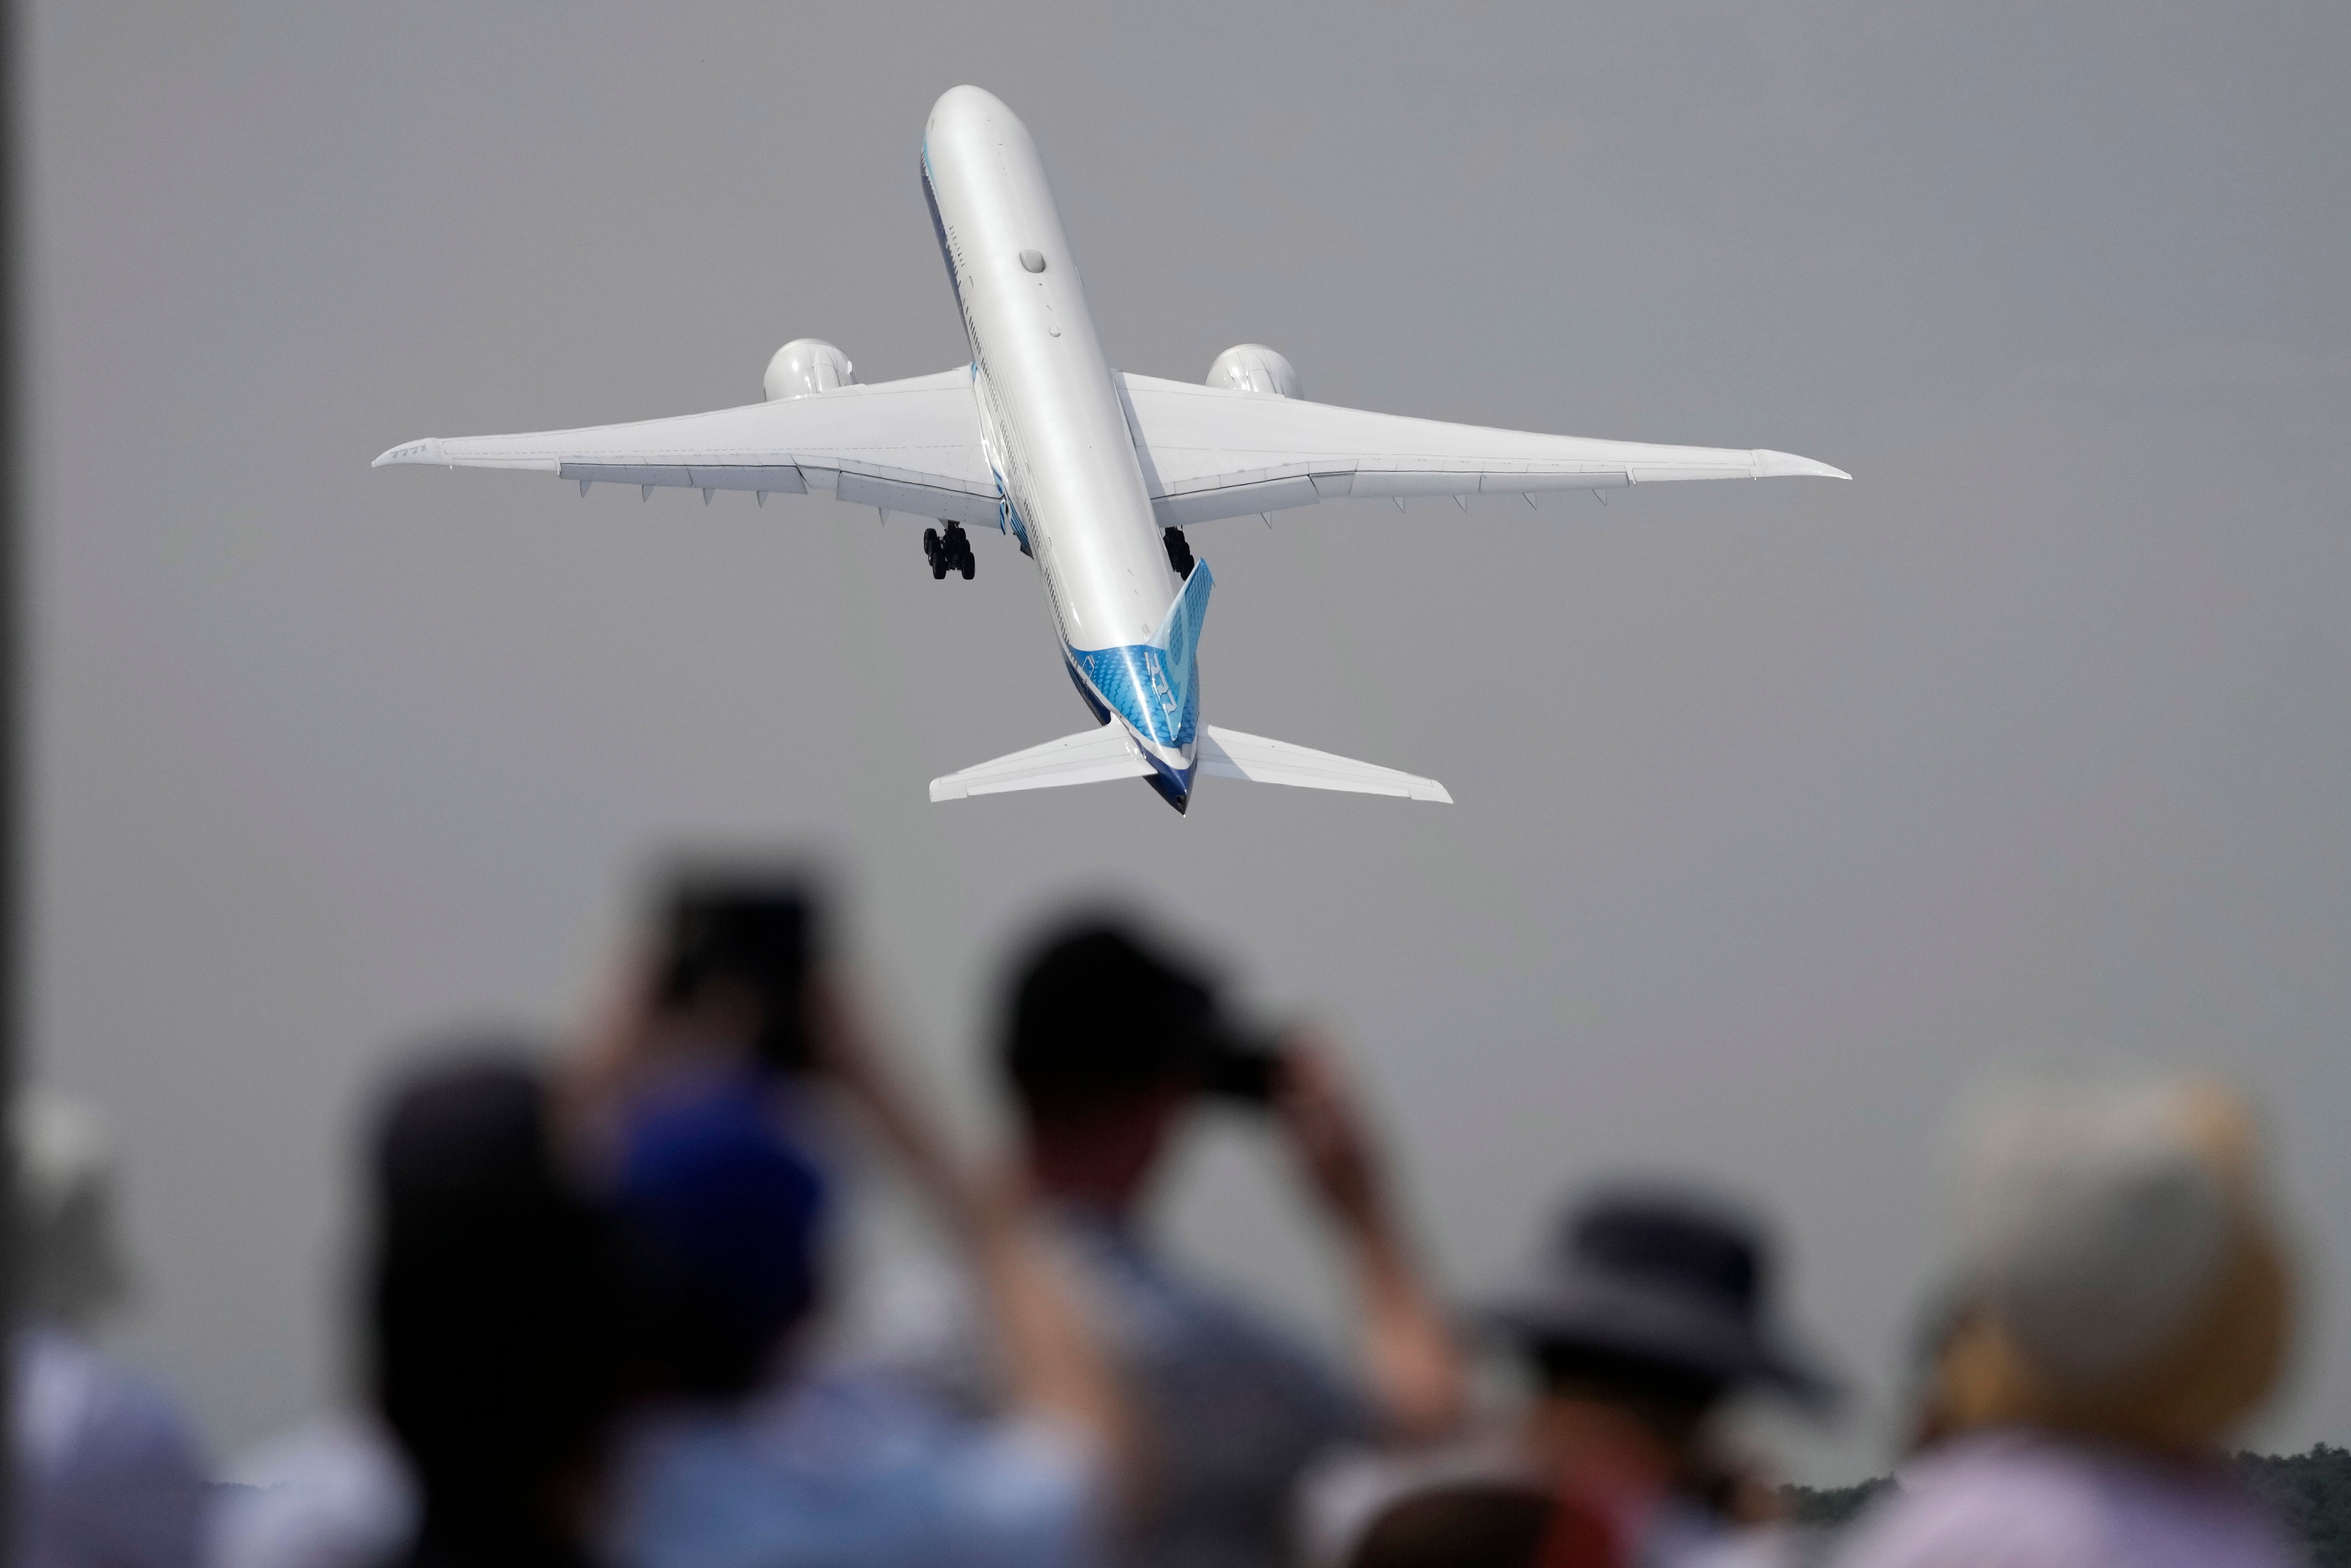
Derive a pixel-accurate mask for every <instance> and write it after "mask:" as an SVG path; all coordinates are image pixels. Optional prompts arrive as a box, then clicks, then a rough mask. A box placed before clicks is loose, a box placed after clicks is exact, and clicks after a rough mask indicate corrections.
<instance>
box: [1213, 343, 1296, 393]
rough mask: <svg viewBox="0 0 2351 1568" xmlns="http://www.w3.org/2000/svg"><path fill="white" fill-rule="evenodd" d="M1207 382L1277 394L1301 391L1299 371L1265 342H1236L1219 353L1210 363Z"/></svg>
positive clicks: (1214, 384) (1241, 390)
mask: <svg viewBox="0 0 2351 1568" xmlns="http://www.w3.org/2000/svg"><path fill="white" fill-rule="evenodd" d="M1208 384H1209V385H1210V386H1212V387H1231V388H1233V389H1235V390H1237V391H1239V392H1270V393H1271V394H1272V395H1273V396H1275V397H1296V396H1298V395H1299V392H1298V372H1297V371H1296V370H1294V369H1292V368H1291V366H1290V361H1288V360H1285V359H1283V358H1282V357H1281V356H1280V354H1277V353H1275V352H1274V351H1273V350H1271V349H1269V348H1267V347H1266V346H1265V345H1264V344H1263V343H1236V344H1234V345H1233V346H1232V347H1231V348H1229V349H1227V350H1225V351H1224V352H1223V353H1221V354H1218V355H1217V362H1216V363H1215V364H1213V365H1210V366H1209V367H1208Z"/></svg>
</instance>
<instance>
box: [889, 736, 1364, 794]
mask: <svg viewBox="0 0 2351 1568" xmlns="http://www.w3.org/2000/svg"><path fill="white" fill-rule="evenodd" d="M1308 755H1309V756H1313V755H1316V754H1315V753H1311V752H1310V753H1308ZM1332 760H1334V761H1335V760H1337V758H1332ZM1350 766H1353V767H1358V768H1360V767H1362V766H1363V765H1362V764H1361V763H1354V764H1351V765H1350ZM1150 771H1151V764H1149V763H1148V762H1145V761H1144V760H1143V757H1142V755H1141V753H1139V752H1137V751H1136V750H1135V749H1134V742H1132V741H1130V740H1128V739H1127V737H1126V731H1125V729H1124V728H1123V727H1121V726H1120V724H1119V723H1118V721H1117V720H1115V719H1113V720H1112V721H1111V722H1110V723H1108V724H1106V725H1104V726H1102V727H1101V728H1100V729H1090V730H1087V731H1086V732H1085V733H1084V734H1083V735H1065V736H1063V737H1061V739H1059V740H1049V741H1047V742H1046V743H1045V744H1044V745H1042V746H1032V747H1029V749H1028V750H1026V751H1016V752H1014V753H1013V754H1012V755H1011V756H1009V757H999V758H997V759H996V760H995V761H993V762H983V763H980V764H979V765H978V766H977V767H976V768H965V769H964V770H963V771H962V772H960V773H950V774H948V775H947V776H946V778H944V779H932V780H931V799H932V800H961V799H963V798H964V797H965V796H967V795H1001V794H1005V793H1007V792H1008V791H1010V790H1014V789H1058V788H1060V787H1061V785H1064V784H1099V783H1102V781H1103V780H1104V779H1141V778H1144V776H1146V775H1148V774H1149V773H1150ZM1397 777H1399V778H1401V777H1403V776H1402V775H1401V774H1399V775H1397Z"/></svg>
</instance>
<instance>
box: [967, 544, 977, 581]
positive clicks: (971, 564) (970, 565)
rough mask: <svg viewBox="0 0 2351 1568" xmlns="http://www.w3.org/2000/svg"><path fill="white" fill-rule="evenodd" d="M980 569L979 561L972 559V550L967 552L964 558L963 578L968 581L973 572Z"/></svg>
mask: <svg viewBox="0 0 2351 1568" xmlns="http://www.w3.org/2000/svg"><path fill="white" fill-rule="evenodd" d="M977 570H979V563H978V562H977V561H976V560H974V559H971V555H970V552H968V551H967V552H965V555H964V558H963V580H965V581H966V582H969V581H970V580H971V574H972V573H973V572H975V571H977Z"/></svg>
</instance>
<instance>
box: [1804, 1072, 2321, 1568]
mask: <svg viewBox="0 0 2351 1568" xmlns="http://www.w3.org/2000/svg"><path fill="white" fill-rule="evenodd" d="M1973 1132H1974V1135H1973V1137H1972V1139H1971V1140H1970V1144H1971V1146H1970V1154H1969V1164H1968V1168H1967V1171H1966V1174H1965V1177H1964V1184H1963V1186H1964V1194H1965V1198H1966V1210H1967V1217H1968V1227H1967V1240H1966V1245H1965V1248H1964V1249H1963V1252H1962V1255H1961V1258H1960V1260H1959V1267H1958V1269H1957V1270H1956V1273H1957V1276H1958V1279H1959V1290H1958V1293H1957V1300H1958V1301H1959V1303H1960V1304H1959V1310H1958V1311H1956V1312H1949V1313H1948V1314H1945V1315H1944V1317H1943V1332H1942V1333H1940V1334H1939V1336H1938V1345H1937V1349H1936V1353H1935V1354H1934V1357H1933V1368H1932V1372H1931V1374H1930V1375H1929V1378H1928V1386H1927V1388H1926V1390H1925V1391H1924V1393H1923V1396H1922V1397H1921V1400H1920V1411H1919V1416H1918V1419H1917V1435H1918V1437H1919V1440H1920V1441H1921V1443H1922V1444H1924V1445H1925V1448H1924V1451H1923V1452H1922V1453H1921V1454H1920V1455H1919V1456H1918V1457H1917V1458H1915V1459H1914V1460H1913V1461H1912V1462H1911V1463H1910V1464H1908V1465H1907V1466H1906V1467H1905V1469H1904V1470H1903V1473H1902V1476H1901V1480H1902V1486H1901V1488H1900V1490H1899V1491H1898V1493H1897V1494H1896V1496H1895V1498H1894V1499H1893V1500H1891V1501H1889V1502H1886V1503H1883V1504H1881V1505H1880V1506H1879V1507H1878V1508H1877V1509H1876V1511H1874V1513H1873V1514H1872V1515H1871V1516H1869V1517H1867V1518H1865V1520H1864V1521H1862V1522H1861V1524H1860V1525H1858V1526H1857V1527H1856V1534H1855V1539H1854V1541H1853V1542H1852V1543H1851V1545H1850V1547H1849V1549H1848V1550H1847V1552H1845V1553H1844V1555H1843V1556H1842V1557H1840V1559H1839V1563H1841V1564H1843V1565H1844V1568H1946V1565H1949V1568H1960V1565H1962V1564H1974V1563H2001V1564H2003V1565H2004V1568H2189V1565H2190V1564H2193V1565H2196V1568H2285V1565H2286V1564H2288V1563H2292V1562H2294V1553H2293V1552H2291V1551H2290V1550H2289V1549H2288V1548H2287V1547H2286V1546H2285V1545H2284V1544H2283V1541H2282V1540H2281V1538H2280V1536H2279V1533H2278V1531H2277V1530H2276V1528H2275V1526H2274V1524H2273V1521H2271V1520H2270V1519H2269V1518H2268V1517H2267V1516H2266V1515H2265V1513H2264V1512H2263V1511H2262V1509H2261V1508H2260V1507H2258V1506H2257V1505H2256V1504H2255V1502H2254V1501H2253V1500H2252V1498H2251V1497H2250V1496H2249V1495H2247V1494H2246V1493H2245V1492H2243V1491H2242V1490H2241V1489H2240V1488H2239V1486H2238V1485H2237V1483H2236V1482H2235V1480H2234V1479H2232V1478H2231V1476H2230V1475H2229V1474H2228V1472H2227V1470H2226V1469H2225V1467H2224V1466H2223V1465H2222V1463H2221V1448H2222V1444H2223V1442H2224V1440H2225V1439H2226V1438H2227V1437H2229V1436H2230V1435H2231V1433H2232V1432H2233V1431H2234V1430H2235V1429H2236V1427H2238V1425H2239V1424H2240V1423H2241V1421H2242V1420H2243V1419H2244V1418H2245V1417H2246V1416H2247V1415H2248V1414H2250V1413H2251V1412H2252V1410H2253V1409H2254V1408H2256V1407H2257V1406H2259V1405H2260V1404H2261V1402H2262V1399H2263V1398H2264V1397H2266V1396H2267V1395H2268V1393H2269V1392H2270V1390H2271V1388H2272V1387H2273V1385H2274V1384H2275V1382H2276V1380H2277V1376H2278V1374H2279V1372H2280V1370H2281V1368H2282V1366H2283V1362H2284V1357H2285V1353H2286V1348H2287V1345H2288V1343H2289V1341H2290V1339H2291V1332H2292V1325H2293V1293H2292V1281H2291V1270H2290V1267H2289V1261H2288V1258H2287V1254H2286V1249H2285V1246H2284V1243H2283V1240H2282V1239H2281V1237H2280V1233H2279V1228H2278V1226H2277V1223H2276V1221H2275V1219H2274V1218H2273V1216H2272V1213H2271V1203H2270V1199H2269V1197H2268V1195H2267V1191H2266V1183H2265V1179H2264V1176H2263V1171H2262V1151H2261V1145H2260V1139H2259V1136H2258V1132H2257V1128H2256V1124H2255V1122H2254V1120H2253V1117H2252V1113H2251V1112H2250V1110H2249V1109H2248V1107H2247V1105H2246V1104H2245V1103H2244V1102H2243V1101H2242V1100H2241V1098H2240V1097H2238V1096H2237V1095H2236V1094H2234V1093H2233V1092H2231V1091H2229V1090H2227V1089H2225V1088H2222V1087H2220V1086H2219V1085H2217V1084H2213V1083H2210V1082H2197V1081H2192V1080H2182V1081H2176V1082H2165V1083H2153V1084H2145V1085H2138V1086H2127V1085H2122V1086H2105V1087H2075V1088H2072V1089H2058V1088H2048V1089H2043V1090H2040V1091H2036V1092H2029V1093H2025V1094H2021V1095H2018V1096H2016V1097H2014V1098H2012V1099H2011V1100H2010V1101H2009V1102H2008V1103H2005V1104H2003V1105H2001V1106H2000V1107H1998V1108H1997V1109H1995V1110H1994V1111H1992V1112H1991V1113H1990V1114H1988V1115H1986V1116H1984V1117H1983V1118H1981V1119H1980V1121H1979V1123H1978V1124H1977V1125H1976V1126H1975V1128H1974V1129H1973Z"/></svg>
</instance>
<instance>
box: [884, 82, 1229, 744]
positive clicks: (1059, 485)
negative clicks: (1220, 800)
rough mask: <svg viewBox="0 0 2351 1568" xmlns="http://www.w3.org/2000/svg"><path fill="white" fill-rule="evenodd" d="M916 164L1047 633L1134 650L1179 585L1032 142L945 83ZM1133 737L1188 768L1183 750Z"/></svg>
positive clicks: (985, 96)
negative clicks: (1040, 263)
mask: <svg viewBox="0 0 2351 1568" xmlns="http://www.w3.org/2000/svg"><path fill="white" fill-rule="evenodd" d="M923 158H924V164H925V170H926V171H927V173H928V176H929V180H930V184H931V196H932V200H933V201H935V203H936V204H937V206H938V217H939V223H940V225H941V227H942V228H943V229H944V230H945V231H946V248H947V266H948V267H949V268H950V269H951V270H952V271H953V273H954V281H955V287H956V297H957V298H958V299H959V300H960V302H961V304H962V307H963V316H964V326H965V329H966V330H967V332H968V333H969V335H970V338H971V352H972V361H973V363H974V365H975V367H976V369H977V374H976V375H975V376H974V379H973V391H974V393H975V395H977V397H978V399H979V403H980V425H981V430H982V433H983V437H984V439H985V441H986V443H987V446H988V449H989V450H988V457H989V459H990V461H991V462H993V463H994V464H995V465H996V468H997V472H998V474H999V475H1000V476H1002V478H1003V481H1004V486H1005V494H1006V497H1008V499H1009V500H1010V502H1011V503H1012V507H1013V509H1014V512H1015V513H1016V515H1017V516H1018V517H1019V520H1020V522H1021V524H1022V526H1023V527H1025V528H1027V530H1028V534H1029V548H1030V549H1031V550H1032V552H1033V553H1034V554H1035V556H1036V559H1037V564H1038V567H1039V568H1040V570H1041V571H1042V572H1043V574H1044V578H1045V591H1046V596H1047V598H1048V599H1049V600H1050V602H1051V605H1052V612H1053V621H1054V626H1055V629H1056V631H1058V632H1059V633H1060V635H1061V641H1062V643H1063V644H1064V645H1065V646H1067V647H1071V648H1078V649H1100V648H1116V647H1131V646H1134V645H1135V644H1138V643H1147V642H1149V641H1150V640H1151V638H1152V637H1153V635H1154V634H1155V633H1156V632H1158V630H1159V626H1160V622H1161V621H1162V620H1164V619H1165V616H1166V613H1167V608H1168V606H1169V605H1170V604H1171V603H1173V602H1174V601H1175V592H1176V590H1177V588H1178V587H1180V586H1181V580H1180V579H1178V578H1177V577H1176V575H1175V570H1174V569H1173V568H1171V567H1170V566H1169V565H1168V562H1167V552H1166V549H1165V546H1164V545H1163V544H1162V543H1161V542H1160V535H1159V525H1158V521H1157V519H1156V518H1155V517H1153V516H1152V511H1151V497H1150V494H1149V492H1148V491H1147V490H1145V489H1144V482H1143V467H1142V464H1141V462H1140V461H1139V460H1138V459H1137V457H1136V455H1135V451H1134V433H1133V432H1132V431H1131V430H1130V429H1129V428H1128V427H1127V423H1126V414H1125V411H1124V408H1123V405H1122V404H1121V402H1120V401H1119V396H1118V391H1117V389H1116V387H1115V386H1114V385H1113V382H1112V381H1111V371H1110V362H1109V361H1108V360H1107V359H1105V358H1104V357H1103V354H1102V340H1101V339H1100V338H1098V337H1097V336H1096V335H1095V332H1094V322H1093V314H1092V311H1090V310H1089V309H1088V308H1086V296H1085V289H1084V287H1083V286H1082V285H1081V283H1080V282H1079V279H1078V267H1077V262H1076V260H1075V258H1074V257H1073V256H1071V253H1070V242H1069V238H1068V236H1067V235H1064V234H1063V233H1062V232H1061V214H1060V213H1059V212H1058V211H1057V210H1056V209H1055V207H1054V205H1053V193H1052V191H1051V189H1050V187H1049V186H1048V185H1047V184H1046V182H1045V168H1044V165H1043V164H1042V163H1041V162H1040V161H1039V160H1038V157H1037V146H1036V143H1035V142H1034V141H1030V140H1029V129H1028V127H1027V126H1025V125H1023V124H1021V123H1020V120H1019V116H1018V115H1016V114H1014V113H1013V112H1012V111H1011V110H1009V109H1007V108H1006V107H1005V106H1004V104H1003V102H1002V101H1001V100H1000V99H998V98H997V97H996V96H995V95H994V94H993V93H990V92H987V91H985V90H984V89H979V88H976V87H958V88H953V89H949V90H948V91H947V92H946V94H945V95H944V96H942V97H941V98H940V99H939V100H938V102H937V103H936V104H935V105H933V106H932V109H931V118H930V121H929V123H928V124H927V125H926V126H925V130H924V136H923ZM1024 251H1034V252H1036V253H1037V254H1038V255H1039V256H1042V257H1043V258H1044V263H1045V267H1044V270H1043V271H1041V272H1030V271H1029V270H1028V269H1027V268H1026V267H1023V266H1022V265H1021V253H1022V252H1024ZM1128 729H1129V730H1130V732H1132V731H1133V729H1134V727H1133V726H1132V725H1129V726H1128ZM1136 739H1137V741H1138V743H1140V744H1142V745H1144V746H1145V747H1148V748H1149V749H1150V750H1151V751H1153V752H1155V753H1156V754H1157V755H1159V756H1160V757H1161V758H1164V759H1165V760H1168V761H1170V762H1172V763H1174V764H1175V766H1176V767H1177V768H1179V769H1184V770H1188V768H1189V767H1190V762H1191V758H1189V757H1188V756H1184V757H1181V758H1180V759H1179V758H1178V756H1177V754H1175V753H1174V752H1172V751H1170V750H1169V749H1168V748H1166V747H1157V746H1153V745H1151V742H1150V740H1149V737H1145V736H1142V735H1139V734H1138V735H1137V736H1136ZM1189 750H1190V748H1189V747H1186V752H1188V751H1189Z"/></svg>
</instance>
